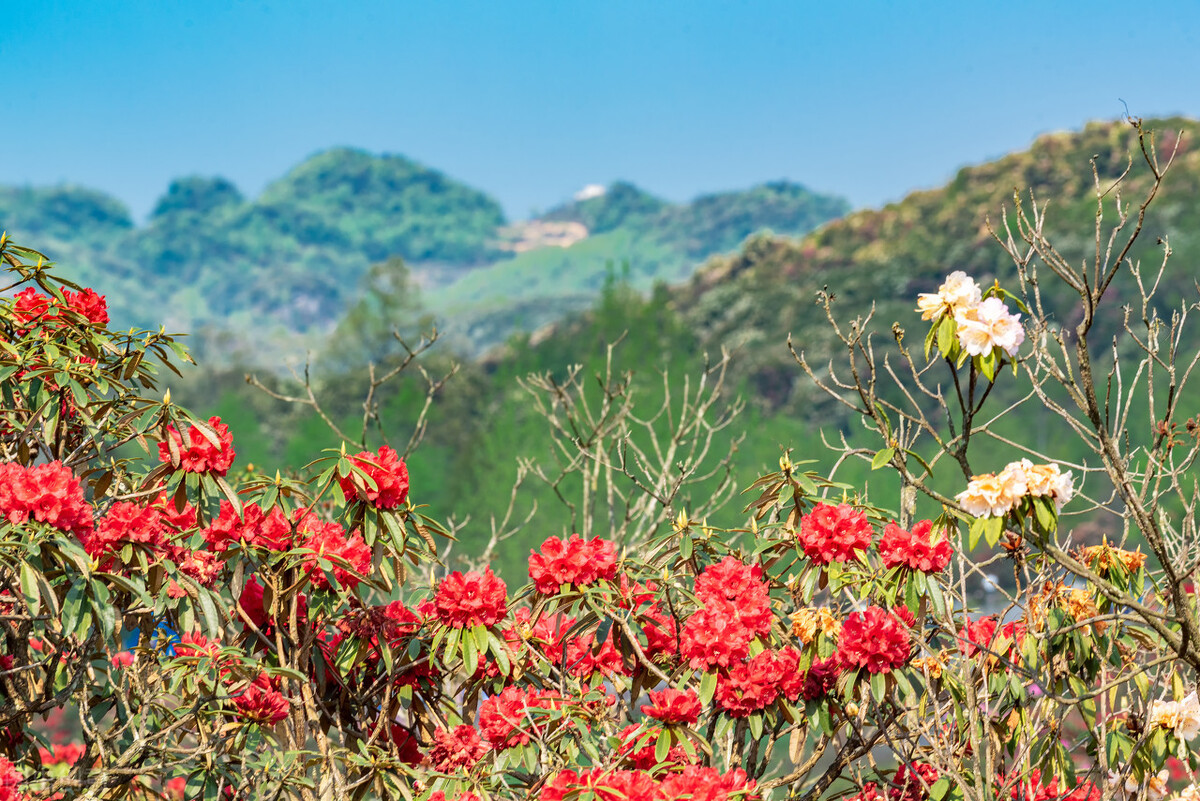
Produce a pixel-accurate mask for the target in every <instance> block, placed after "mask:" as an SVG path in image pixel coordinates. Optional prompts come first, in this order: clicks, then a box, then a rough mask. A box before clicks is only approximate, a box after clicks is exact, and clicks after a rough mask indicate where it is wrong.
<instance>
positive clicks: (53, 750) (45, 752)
mask: <svg viewBox="0 0 1200 801" xmlns="http://www.w3.org/2000/svg"><path fill="white" fill-rule="evenodd" d="M85 753H87V747H86V746H84V745H83V743H64V744H59V745H51V746H50V747H49V748H41V747H39V748H38V756H40V757H41V758H42V764H43V765H74V764H75V763H76V762H78V761H79V758H80V757H81V756H83V755H84V754H85Z"/></svg>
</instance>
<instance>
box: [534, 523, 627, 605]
mask: <svg viewBox="0 0 1200 801" xmlns="http://www.w3.org/2000/svg"><path fill="white" fill-rule="evenodd" d="M529 553H530V556H529V577H530V578H531V579H533V583H534V585H535V586H536V587H537V591H538V592H540V593H541V594H542V595H557V594H558V590H559V587H560V586H561V585H563V584H571V585H573V586H575V587H585V586H587V585H589V584H594V583H595V582H597V581H599V580H600V579H608V580H610V581H611V580H612V579H614V578H616V575H617V547H616V545H614V544H613V543H611V542H609V541H608V540H602V539H600V538H599V537H593V538H592V539H590V540H586V541H585V540H584V539H583V538H582V537H580V536H579V535H578V534H572V535H571V536H570V538H568V539H566V540H562V539H559V538H558V537H550V538H549V539H547V540H546V541H545V542H543V543H542V551H541V553H537V552H536V551H530V552H529Z"/></svg>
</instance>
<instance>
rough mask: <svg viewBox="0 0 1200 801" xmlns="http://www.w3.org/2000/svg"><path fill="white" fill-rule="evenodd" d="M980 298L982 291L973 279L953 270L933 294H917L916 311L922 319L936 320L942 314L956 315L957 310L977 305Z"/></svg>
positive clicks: (960, 310) (962, 310)
mask: <svg viewBox="0 0 1200 801" xmlns="http://www.w3.org/2000/svg"><path fill="white" fill-rule="evenodd" d="M982 298H983V292H982V291H981V290H980V289H979V284H977V283H975V279H974V278H971V277H970V276H969V275H967V274H966V273H964V272H963V271H962V270H955V271H954V272H952V273H950V275H948V276H946V281H945V282H944V283H943V284H942V285H941V286H940V287H938V291H937V292H936V293H935V294H931V293H927V292H925V293H922V294H920V295H917V311H919V312H921V319H922V320H937V319H939V318H940V317H941V316H942V315H943V314H949V315H950V316H952V317H957V315H958V314H959V312H965V311H966V310H967V309H973V308H975V307H976V306H978V305H979V301H980V300H981V299H982Z"/></svg>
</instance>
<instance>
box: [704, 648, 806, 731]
mask: <svg viewBox="0 0 1200 801" xmlns="http://www.w3.org/2000/svg"><path fill="white" fill-rule="evenodd" d="M790 661H791V660H790V659H784V660H780V659H777V658H776V655H775V654H774V652H772V651H763V652H761V653H759V654H758V655H757V656H755V657H753V658H751V659H750V660H749V661H748V662H743V663H740V664H737V665H734V666H732V667H731V668H729V670H728V672H726V674H725V675H723V676H721V677H720V678H719V680H718V681H717V692H716V695H715V696H714V698H715V699H716V702H717V705H718V706H720V707H721V709H723V710H725V711H726V712H728V713H729V715H730V716H731V717H735V718H744V717H747V716H749V715H750V714H752V713H754V712H758V711H759V710H762V709H766V708H767V707H769V706H770V705H771V704H773V703H775V699H777V698H778V697H779V690H780V685H781V684H782V683H783V680H784V678H785V674H784V672H783V671H784V668H785V667H787V666H788V663H789V662H790ZM794 667H795V665H793V668H794ZM793 675H795V674H793ZM795 690H796V691H797V694H799V687H796V688H795Z"/></svg>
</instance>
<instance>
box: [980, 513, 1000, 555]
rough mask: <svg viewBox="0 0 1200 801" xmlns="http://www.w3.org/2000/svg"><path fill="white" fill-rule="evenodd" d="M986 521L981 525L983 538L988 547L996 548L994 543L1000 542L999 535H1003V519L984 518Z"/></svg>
mask: <svg viewBox="0 0 1200 801" xmlns="http://www.w3.org/2000/svg"><path fill="white" fill-rule="evenodd" d="M984 520H985V521H986V522H985V523H984V524H983V536H984V539H985V540H987V544H988V546H989V547H992V548H994V547H996V543H998V542H999V541H1000V535H1001V534H1003V533H1004V518H1003V517H985V518H984Z"/></svg>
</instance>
